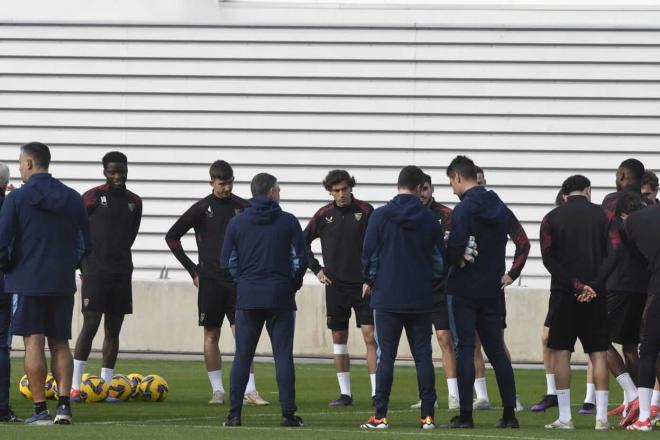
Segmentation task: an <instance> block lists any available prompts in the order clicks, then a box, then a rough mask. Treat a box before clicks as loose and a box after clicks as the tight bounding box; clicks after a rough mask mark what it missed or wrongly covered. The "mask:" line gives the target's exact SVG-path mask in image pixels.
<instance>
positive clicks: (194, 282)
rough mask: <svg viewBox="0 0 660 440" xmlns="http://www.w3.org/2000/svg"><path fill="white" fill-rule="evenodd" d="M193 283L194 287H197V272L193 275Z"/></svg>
mask: <svg viewBox="0 0 660 440" xmlns="http://www.w3.org/2000/svg"><path fill="white" fill-rule="evenodd" d="M193 284H194V285H195V287H197V288H198V289H199V274H197V273H196V274H195V276H194V277H193Z"/></svg>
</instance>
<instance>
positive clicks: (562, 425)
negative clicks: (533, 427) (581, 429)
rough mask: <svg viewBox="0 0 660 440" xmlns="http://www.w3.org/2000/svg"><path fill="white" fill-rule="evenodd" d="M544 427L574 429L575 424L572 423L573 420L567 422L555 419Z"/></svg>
mask: <svg viewBox="0 0 660 440" xmlns="http://www.w3.org/2000/svg"><path fill="white" fill-rule="evenodd" d="M544 428H545V429H575V425H573V421H572V420H569V421H568V422H564V421H563V420H559V419H557V420H555V421H554V422H552V423H549V424H547V425H545V426H544Z"/></svg>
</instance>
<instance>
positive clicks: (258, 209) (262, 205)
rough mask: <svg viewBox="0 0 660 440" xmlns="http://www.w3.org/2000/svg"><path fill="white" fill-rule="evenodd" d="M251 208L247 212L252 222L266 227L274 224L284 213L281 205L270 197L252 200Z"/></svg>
mask: <svg viewBox="0 0 660 440" xmlns="http://www.w3.org/2000/svg"><path fill="white" fill-rule="evenodd" d="M250 204H251V206H250V207H249V208H247V209H246V210H245V213H244V214H245V215H247V216H248V218H249V219H250V222H252V223H255V224H258V225H265V224H268V223H273V222H274V221H275V219H276V218H277V217H278V216H279V215H280V214H281V213H282V208H280V205H279V204H278V203H277V202H276V201H274V200H271V199H269V198H268V197H254V198H253V199H251V200H250Z"/></svg>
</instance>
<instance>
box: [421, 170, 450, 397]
mask: <svg viewBox="0 0 660 440" xmlns="http://www.w3.org/2000/svg"><path fill="white" fill-rule="evenodd" d="M433 191H434V188H433V181H432V180H431V176H429V175H428V174H424V185H423V186H422V191H421V193H420V195H419V198H420V200H421V201H422V204H423V205H424V206H426V207H427V208H428V209H430V210H431V213H432V214H433V215H434V216H435V218H436V220H437V222H438V223H439V224H440V229H441V230H442V236H443V237H446V235H447V234H448V233H449V231H450V230H451V208H449V207H447V206H445V205H443V204H442V203H438V202H436V201H435V198H433ZM445 281H446V279H445V278H442V279H440V280H437V281H435V282H434V283H433V316H432V319H433V327H434V328H435V336H436V338H437V339H438V345H440V351H441V352H442V368H443V369H444V371H445V377H446V378H447V390H448V396H447V404H448V407H449V409H458V380H457V379H456V354H455V353H454V341H453V339H452V337H451V331H450V330H449V310H448V308H447V293H446V291H445V288H446V283H445ZM421 406H422V401H421V400H419V401H418V402H417V403H415V404H413V405H411V406H410V407H411V408H421ZM436 406H437V404H436Z"/></svg>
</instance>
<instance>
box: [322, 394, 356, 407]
mask: <svg viewBox="0 0 660 440" xmlns="http://www.w3.org/2000/svg"><path fill="white" fill-rule="evenodd" d="M351 405H353V398H352V397H351V396H347V395H346V394H341V395H340V396H339V399H337V400H333V401H332V402H330V403H328V406H329V407H330V408H336V407H338V406H351Z"/></svg>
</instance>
